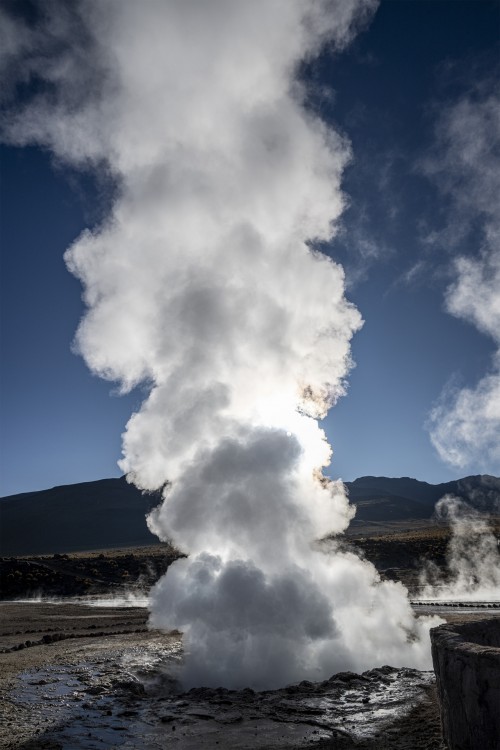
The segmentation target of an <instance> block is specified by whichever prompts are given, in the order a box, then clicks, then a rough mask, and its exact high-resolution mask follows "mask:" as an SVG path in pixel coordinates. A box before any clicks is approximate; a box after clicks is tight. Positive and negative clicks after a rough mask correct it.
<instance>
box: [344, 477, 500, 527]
mask: <svg viewBox="0 0 500 750" xmlns="http://www.w3.org/2000/svg"><path fill="white" fill-rule="evenodd" d="M346 487H347V489H348V491H349V498H350V500H351V502H353V503H355V504H356V505H357V508H358V512H357V513H356V518H357V519H358V520H361V521H389V520H405V519H410V518H430V517H431V516H432V514H433V512H434V506H435V504H436V503H437V501H438V500H439V499H440V498H442V497H443V496H444V495H456V496H458V497H461V498H463V499H464V500H466V501H467V502H468V503H470V505H472V506H473V507H474V508H476V509H477V510H482V511H486V512H489V513H492V512H494V513H500V479H499V478H498V477H492V476H489V475H488V474H483V475H477V476H471V477H464V478H463V479H457V480H456V481H453V482H445V483H443V484H428V483H427V482H420V481H418V480H417V479H411V478H410V477H400V478H398V479H391V478H389V477H360V478H359V479H356V480H354V482H346Z"/></svg>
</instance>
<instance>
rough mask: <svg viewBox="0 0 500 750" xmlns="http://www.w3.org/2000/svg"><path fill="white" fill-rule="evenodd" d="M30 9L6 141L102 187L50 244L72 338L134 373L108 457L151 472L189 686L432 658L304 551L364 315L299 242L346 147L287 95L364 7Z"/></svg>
mask: <svg viewBox="0 0 500 750" xmlns="http://www.w3.org/2000/svg"><path fill="white" fill-rule="evenodd" d="M44 7H45V8H48V9H49V10H50V9H51V10H52V12H51V13H49V14H48V15H47V14H45V15H43V16H42V17H41V18H40V19H39V26H38V27H30V28H24V27H23V28H22V29H21V30H20V31H19V32H18V42H17V44H13V45H12V46H11V48H9V50H8V53H6V62H5V65H6V69H7V71H8V74H9V76H10V80H11V79H12V76H13V73H12V71H13V70H16V71H17V74H18V77H19V75H20V76H21V78H24V80H29V79H30V76H33V74H34V73H33V71H36V75H37V76H38V77H41V78H42V79H43V81H42V83H43V85H38V86H37V87H36V88H35V91H34V94H33V96H32V98H31V100H30V101H29V102H28V104H27V105H23V107H22V108H21V109H16V108H15V107H12V108H11V111H10V115H9V118H8V120H7V122H6V125H5V129H6V130H5V132H6V134H7V137H8V138H10V140H11V141H13V142H16V143H19V144H24V143H32V142H34V143H40V144H43V145H44V146H46V147H49V148H50V149H52V151H53V152H54V154H55V155H56V156H57V157H58V158H59V159H62V160H65V161H67V162H70V163H73V164H75V165H77V166H89V165H91V166H92V167H93V168H100V169H103V168H104V169H108V170H110V171H111V173H112V174H113V175H114V177H115V179H116V181H117V184H118V197H117V200H116V202H115V203H114V206H113V209H112V212H111V214H110V216H109V217H108V218H107V220H106V221H105V222H104V224H103V225H102V226H101V227H99V228H97V229H95V230H93V231H87V232H85V233H84V234H83V235H82V236H81V237H80V238H79V239H78V240H77V241H76V242H75V244H74V245H73V246H72V247H71V248H70V249H69V250H68V252H67V254H66V261H67V264H68V267H69V269H70V270H71V271H72V273H74V274H75V275H76V276H77V277H78V278H79V279H80V280H81V281H82V283H83V286H84V290H85V297H84V298H85V302H86V304H87V308H88V309H87V312H86V315H85V317H84V318H83V320H82V322H81V324H80V327H79V330H78V333H77V338H76V342H77V347H78V350H79V351H80V352H81V354H82V355H83V357H84V358H85V360H86V362H87V363H88V365H89V367H90V368H91V369H92V370H93V371H94V372H95V373H97V374H99V375H100V376H102V377H104V378H108V379H109V380H112V381H118V382H119V383H120V384H121V387H122V389H123V391H126V390H128V389H130V388H132V387H134V386H135V385H137V384H139V383H142V384H147V385H148V387H149V395H148V397H147V398H146V399H145V401H144V403H143V404H142V407H141V409H140V410H139V411H138V412H137V413H135V414H134V415H133V416H132V417H131V419H130V421H129V423H128V425H127V429H126V432H125V434H124V436H123V448H124V458H123V460H122V461H121V467H122V468H123V470H124V471H125V472H126V473H127V475H128V477H129V479H130V480H131V481H133V482H135V483H136V484H137V485H138V486H139V487H140V488H143V489H149V490H152V489H157V488H159V487H164V490H163V494H164V502H163V504H162V505H161V507H159V508H158V509H157V510H156V511H155V512H154V513H153V514H152V515H151V517H150V519H149V524H150V528H151V529H152V530H153V531H154V532H155V533H156V534H158V536H159V537H160V538H162V539H166V538H172V539H173V541H174V542H175V543H176V544H177V545H178V546H180V547H181V549H182V550H183V551H185V552H188V553H189V558H188V559H186V560H181V561H178V562H176V563H175V564H174V565H173V566H172V568H171V569H170V571H169V572H168V574H167V576H166V577H165V578H164V579H162V580H161V581H160V582H159V584H158V585H157V586H156V588H155V590H154V591H153V592H152V596H151V623H152V625H154V626H159V627H164V628H173V627H178V628H182V629H183V631H184V632H185V636H186V649H187V653H186V670H185V675H184V679H185V682H186V684H188V685H192V684H199V683H202V684H208V685H218V684H224V685H227V686H238V685H251V686H253V687H274V686H277V685H281V684H283V683H285V682H288V681H292V680H297V679H300V678H304V677H308V678H314V679H317V678H323V677H326V676H328V675H330V674H331V673H332V672H333V671H335V670H337V669H342V668H354V669H364V668H367V667H369V666H373V665H374V664H380V663H382V662H391V663H399V664H401V663H404V664H407V665H409V666H419V667H424V666H429V664H430V661H429V647H428V633H427V631H428V628H429V625H430V624H431V623H430V621H422V620H419V621H417V620H415V618H414V615H413V613H412V610H411V607H410V605H409V602H408V597H407V592H406V591H405V589H404V588H403V587H402V586H401V585H398V584H395V583H391V582H381V581H380V580H379V576H378V574H377V572H376V570H375V569H374V568H373V567H372V566H371V565H370V564H368V563H367V562H364V561H362V560H360V559H359V558H358V557H356V556H355V555H354V554H351V553H348V552H341V551H339V550H338V549H337V548H336V546H335V545H333V544H332V545H331V548H330V552H328V553H326V552H324V551H321V550H320V548H319V547H318V546H317V545H316V546H315V544H314V543H315V540H317V539H318V538H320V537H322V536H325V535H326V534H327V533H340V532H342V531H343V530H344V529H345V528H346V527H347V525H348V523H349V520H350V518H351V515H352V511H351V509H350V507H349V505H348V502H347V499H346V496H345V492H344V488H343V486H342V484H341V483H336V482H329V481H327V480H326V479H324V478H322V476H321V468H322V467H325V466H327V465H328V463H329V461H330V456H331V449H330V447H329V445H328V444H327V442H326V439H325V435H324V433H323V432H322V430H321V429H320V428H319V426H318V424H317V421H316V420H317V418H319V417H321V416H323V415H324V414H325V413H326V411H327V410H328V408H329V407H330V406H331V405H332V404H334V403H335V401H336V400H337V398H339V396H341V395H342V394H343V393H344V390H345V382H344V381H345V378H346V376H347V374H348V372H349V369H350V367H351V364H352V363H351V359H350V353H349V344H350V339H351V337H352V335H353V334H354V333H355V331H356V330H358V329H359V327H360V326H361V318H360V315H359V313H358V311H357V310H356V309H355V308H354V307H353V306H352V305H351V304H350V303H349V302H348V301H347V300H346V299H345V296H344V274H343V271H342V269H341V268H340V267H339V266H338V265H337V264H335V263H334V262H332V261H331V260H330V259H329V258H327V257H325V256H324V255H322V254H320V253H318V252H316V251H314V250H313V249H311V243H312V242H314V240H327V239H329V238H330V237H331V236H332V234H333V232H334V231H335V224H334V222H335V220H336V219H337V217H338V216H339V215H340V213H341V211H342V207H343V204H344V198H343V195H342V192H341V189H340V179H341V175H342V170H343V168H344V166H345V164H346V163H347V161H348V159H349V158H350V148H349V144H348V143H347V141H346V140H345V139H344V138H342V137H341V136H339V135H338V134H337V133H336V132H335V131H333V130H331V129H329V128H327V127H326V126H325V124H324V123H322V122H321V121H320V120H319V119H318V118H317V117H316V116H315V115H314V114H313V113H311V112H310V111H308V110H307V109H306V108H305V107H304V105H303V91H302V85H301V84H299V83H298V81H297V77H296V72H297V70H298V67H299V65H300V63H301V62H302V61H303V60H304V59H307V58H308V57H310V56H311V55H314V54H316V53H317V52H318V51H319V49H320V47H321V45H322V44H324V43H325V42H327V41H328V42H329V43H332V44H334V45H336V46H337V47H338V48H341V47H342V46H344V45H345V44H347V43H348V42H349V40H350V38H351V37H352V35H353V34H354V33H355V31H356V29H357V27H358V26H359V24H361V23H364V22H365V21H366V19H367V18H368V16H369V15H370V13H371V12H372V11H373V9H374V2H372V0H337V1H334V2H327V1H325V2H323V1H319V2H311V3H309V2H305V1H303V0H274V1H273V0H260V1H259V0H256V1H255V2H237V1H236V2H235V0H212V2H206V1H205V0H203V2H202V1H201V0H200V1H199V2H194V1H190V2H187V1H186V2H179V3H178V2H165V1H164V0H161V2H160V1H159V0H158V1H155V0H148V1H147V2H141V3H137V2H135V0H134V2H132V1H131V0H130V1H127V0H120V1H119V2H118V1H117V2H112V1H111V2H106V3H101V2H84V3H82V4H80V5H79V6H76V7H77V10H76V11H75V10H74V9H71V10H68V9H67V8H65V7H64V6H57V5H52V4H50V5H47V4H45V5H44ZM72 7H73V6H72ZM56 11H57V12H56ZM10 23H11V24H12V23H13V21H12V19H10ZM42 58H43V65H42ZM89 60H90V61H92V62H91V64H90V63H89ZM13 61H15V62H16V64H15V65H14V63H13Z"/></svg>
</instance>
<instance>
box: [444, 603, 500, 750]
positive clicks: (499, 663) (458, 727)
mask: <svg viewBox="0 0 500 750" xmlns="http://www.w3.org/2000/svg"><path fill="white" fill-rule="evenodd" d="M430 633H431V642H432V659H433V662H434V671H435V672H436V678H437V685H438V694H439V703H440V708H441V723H442V727H443V736H444V739H445V741H446V743H447V746H448V748H449V749H450V750H498V748H499V747H500V619H499V618H492V619H488V620H475V621H474V622H467V623H461V624H451V623H448V624H446V625H440V626H439V627H437V628H433V629H432V630H431V631H430Z"/></svg>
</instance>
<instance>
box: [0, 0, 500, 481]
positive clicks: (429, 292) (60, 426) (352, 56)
mask: <svg viewBox="0 0 500 750" xmlns="http://www.w3.org/2000/svg"><path fill="white" fill-rule="evenodd" d="M499 30H500V4H499V3H498V2H488V1H487V0H479V1H478V0H472V1H471V2H469V1H465V0H464V1H461V0H457V1H456V2H450V1H449V0H444V1H443V2H440V1H438V0H433V1H432V2H425V1H422V2H418V1H415V2H406V1H405V0H399V1H398V0H394V1H390V0H384V2H382V4H381V6H380V8H379V10H378V11H377V13H376V15H375V18H374V19H373V21H372V23H371V24H370V26H369V27H368V28H367V29H366V31H364V32H363V33H362V34H361V35H360V36H359V37H358V38H357V39H356V40H355V41H354V43H353V44H352V46H351V47H350V48H349V49H348V50H347V51H346V52H344V53H342V54H341V55H337V54H336V55H333V56H332V55H330V54H329V53H328V52H325V53H324V54H323V55H322V57H321V58H320V59H319V60H317V61H314V62H313V63H311V64H310V65H309V67H308V68H307V70H305V71H304V77H305V78H306V79H307V80H308V81H310V82H312V84H313V87H312V89H311V98H310V106H311V107H313V108H314V109H316V110H318V111H319V112H320V113H321V115H322V117H323V118H324V119H325V120H327V121H331V122H333V123H334V124H335V125H336V127H337V128H340V130H341V131H342V132H343V133H344V134H345V135H346V136H347V137H348V138H349V139H350V141H351V144H352V151H353V160H352V162H351V164H350V166H349V167H348V168H347V170H346V172H345V175H344V181H343V186H344V189H345V191H346V193H347V194H348V196H349V199H350V207H349V208H348V209H347V211H346V212H345V214H344V217H343V221H342V231H341V233H340V234H339V236H338V237H337V239H336V240H335V241H334V242H333V243H332V244H331V245H330V246H329V247H328V248H324V250H325V251H327V252H329V253H330V254H331V255H332V257H334V258H336V259H338V260H339V261H340V262H342V263H343V264H344V265H345V268H346V273H347V279H348V285H349V298H350V299H351V300H352V301H353V302H354V303H355V304H356V305H357V306H358V308H359V309H360V311H361V313H362V315H363V317H364V319H365V326H364V328H363V329H362V331H361V332H360V333H358V334H357V335H356V337H355V338H354V341H353V346H352V350H353V355H354V359H355V361H356V364H357V367H356V368H355V369H354V370H353V372H352V374H351V377H350V385H349V392H348V395H347V396H346V397H345V398H343V399H342V400H341V401H340V402H339V403H338V404H337V406H336V407H335V408H334V409H332V411H331V412H330V414H329V416H328V418H327V419H326V420H325V421H324V427H325V430H326V432H327V434H328V437H329V438H330V441H331V442H332V444H333V447H334V462H333V464H332V469H331V474H332V475H333V476H341V477H342V478H344V479H346V480H351V479H354V478H355V477H357V476H361V475H366V474H376V475H388V476H403V475H410V476H414V477H417V478H419V479H423V480H427V481H430V482H441V481H447V480H448V479H451V478H455V477H457V476H460V475H463V474H464V473H480V472H482V471H488V470H489V471H490V472H493V471H494V467H493V466H491V467H488V466H479V465H472V464H471V465H468V466H467V467H466V471H461V470H460V469H457V468H456V467H450V466H449V465H447V464H445V463H444V462H442V461H441V460H440V458H439V457H438V456H437V454H436V451H435V450H434V448H433V446H432V445H431V442H430V439H429V434H428V432H427V430H426V429H425V427H424V425H425V422H426V419H427V417H428V414H429V411H430V409H431V408H432V406H433V404H434V403H435V402H436V400H437V399H438V398H439V396H440V394H441V392H442V390H443V388H444V387H445V386H446V385H447V384H448V383H449V382H450V380H452V381H453V382H456V383H457V384H458V385H460V386H463V385H470V386H473V385H474V383H475V382H477V380H478V379H479V378H481V376H482V375H484V373H485V372H486V371H488V368H489V367H490V362H491V357H492V355H493V353H494V350H495V347H494V344H493V341H492V340H490V339H489V338H488V337H487V336H485V335H483V334H481V333H480V332H478V331H477V329H476V328H475V327H474V326H473V325H471V324H470V323H468V322H466V321H464V320H460V319H458V318H456V317H453V316H451V315H450V314H448V313H447V312H446V311H445V310H444V293H445V290H446V288H447V287H448V285H449V284H450V278H451V276H450V264H451V261H452V258H453V255H454V254H456V253H458V252H460V253H467V252H469V251H470V252H474V251H475V250H474V246H475V245H477V244H478V242H479V240H478V236H479V233H480V230H479V229H477V228H475V229H473V230H471V231H469V232H467V233H465V234H463V235H462V236H461V238H460V241H457V243H456V244H455V246H454V247H446V243H441V245H438V244H436V243H429V241H428V237H429V234H430V233H432V232H434V233H439V232H442V231H443V230H444V229H446V226H447V223H448V222H449V221H450V213H449V205H448V199H447V197H446V195H443V193H442V192H439V190H438V187H437V186H436V184H435V183H434V182H433V181H432V180H431V179H429V178H428V177H427V176H425V175H424V174H423V170H422V168H421V166H420V165H421V164H422V161H423V160H424V159H425V158H426V156H427V155H428V154H429V153H431V151H432V149H433V143H434V140H435V128H436V122H437V121H438V119H439V113H440V112H441V111H442V110H443V108H445V107H447V106H449V104H450V103H452V102H454V101H456V100H457V99H459V98H460V97H461V96H463V95H464V93H465V92H467V91H468V90H470V88H471V86H473V85H475V82H476V81H481V80H483V79H484V78H485V77H487V76H488V75H491V73H492V71H493V70H494V69H495V65H497V64H498V39H499ZM108 203H109V186H106V185H102V184H100V183H99V182H98V181H97V180H96V179H94V178H93V176H92V175H90V174H86V175H81V174H78V173H76V172H74V171H72V172H70V171H68V170H67V169H66V168H63V167H62V166H60V165H59V166H58V165H54V164H53V163H52V161H51V157H50V155H49V154H48V153H47V152H43V151H41V150H40V149H37V148H35V147H29V148H23V149H21V148H13V147H6V146H4V147H2V150H1V252H2V266H1V284H2V295H1V325H2V329H1V357H2V379H1V444H0V450H1V457H0V459H1V487H0V490H1V493H2V494H3V495H6V494H11V493H15V492H22V491H28V490H36V489H43V488H45V487H49V486H53V485H57V484H64V483H71V482H80V481H86V480H91V479H98V478H101V477H109V476H118V475H119V473H120V472H119V470H118V468H117V466H116V461H117V459H118V458H119V457H120V435H121V432H122V431H123V429H124V426H125V424H126V421H127V419H128V417H129V415H130V413H131V411H132V410H133V409H134V407H136V406H138V405H139V403H140V401H141V394H140V392H137V391H135V392H133V393H132V394H130V395H128V396H125V397H123V396H117V395H116V394H114V393H113V390H112V387H110V384H109V383H106V382H102V381H100V380H98V379H97V378H95V377H92V376H91V375H90V374H89V371H88V369H87V368H86V366H85V365H84V363H83V361H82V360H81V359H80V358H79V357H78V356H75V355H74V354H73V353H72V352H71V341H72V338H73V335H74V332H75V330H76V327H77V324H78V321H79V318H80V316H81V314H82V311H83V307H82V302H81V299H80V294H81V289H80V285H79V283H78V282H77V281H76V280H75V279H74V278H73V277H72V276H71V275H70V274H69V273H68V271H67V270H66V267H65V265H64V261H63V257H62V256H63V253H64V251H65V249H66V248H67V247H68V245H69V244H70V243H71V242H72V241H73V240H74V239H75V238H76V237H77V236H78V235H79V234H80V232H81V231H82V229H83V228H85V227H87V226H92V225H93V224H95V223H96V222H97V221H99V219H100V218H101V217H102V216H103V214H105V212H106V206H107V205H108ZM412 269H413V271H412Z"/></svg>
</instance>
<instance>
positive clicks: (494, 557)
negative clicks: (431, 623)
mask: <svg viewBox="0 0 500 750" xmlns="http://www.w3.org/2000/svg"><path fill="white" fill-rule="evenodd" d="M436 517H437V518H438V520H441V521H447V522H448V523H449V524H450V530H451V539H450V543H449V546H448V550H447V555H446V557H447V560H446V563H447V564H446V569H445V570H444V571H443V570H442V569H440V568H438V567H437V566H436V565H435V564H433V563H431V564H429V565H427V567H426V569H425V570H424V571H422V574H421V578H420V584H421V586H422V589H421V596H422V597H423V598H424V599H442V600H457V599H459V600H460V599H461V600H468V601H497V600H498V599H499V596H500V553H499V551H498V541H497V539H496V536H495V534H494V533H493V530H492V528H491V524H490V522H489V520H488V518H487V517H486V516H484V515H483V514H481V513H479V512H478V511H477V510H475V509H474V508H472V507H471V506H470V505H468V504H467V503H466V502H464V501H463V500H461V499H460V498H458V497H454V496H453V495H445V496H444V497H442V498H441V500H439V502H438V503H437V504H436Z"/></svg>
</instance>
